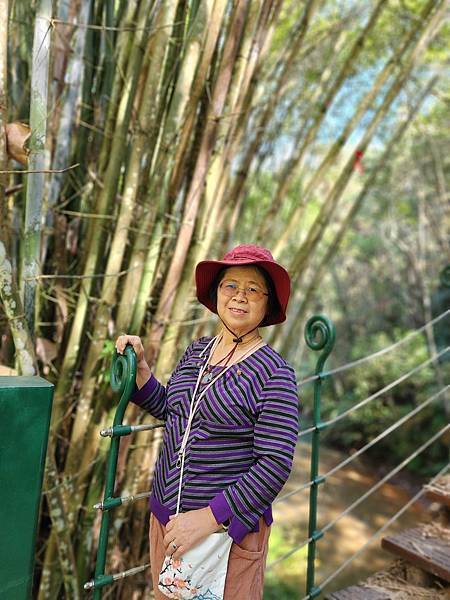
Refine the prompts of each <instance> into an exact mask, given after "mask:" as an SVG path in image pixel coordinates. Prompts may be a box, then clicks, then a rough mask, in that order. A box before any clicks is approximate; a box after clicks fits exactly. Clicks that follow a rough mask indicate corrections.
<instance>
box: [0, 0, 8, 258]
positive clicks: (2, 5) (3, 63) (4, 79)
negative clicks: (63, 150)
mask: <svg viewBox="0 0 450 600" xmlns="http://www.w3.org/2000/svg"><path fill="white" fill-rule="evenodd" d="M0 23H3V24H4V26H2V28H1V31H0V171H6V168H7V162H8V156H7V152H6V124H7V123H8V72H7V65H8V0H0ZM7 186H8V176H7V175H6V173H1V174H0V239H1V240H2V241H3V243H4V244H5V246H6V248H8V249H9V245H10V244H9V240H10V235H9V227H8V224H9V214H8V203H7V201H6V188H7Z"/></svg>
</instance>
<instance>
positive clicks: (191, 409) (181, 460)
mask: <svg viewBox="0 0 450 600" xmlns="http://www.w3.org/2000/svg"><path fill="white" fill-rule="evenodd" d="M221 339H222V336H216V337H215V338H213V339H212V340H210V342H209V343H208V345H207V346H206V348H204V350H202V352H201V353H200V356H202V355H203V354H204V353H205V352H206V350H207V349H208V348H209V347H210V346H211V344H212V348H211V350H210V352H209V356H208V360H206V361H205V363H204V365H203V366H202V367H201V369H200V372H199V374H198V377H197V382H196V384H195V388H194V392H193V394H192V401H191V404H190V407H189V417H188V422H187V425H186V431H185V432H184V435H183V439H182V441H181V446H180V449H179V451H178V460H177V464H176V466H177V467H178V468H179V469H181V470H180V482H179V485H178V500H177V511H176V514H178V512H179V510H180V503H181V485H182V482H183V471H184V456H185V451H186V446H187V443H188V439H189V434H190V432H191V425H192V421H193V420H194V415H195V412H196V410H197V408H198V405H199V403H200V400H201V399H202V398H203V396H204V395H205V394H206V392H207V391H208V390H209V388H210V387H211V386H212V385H213V383H215V382H216V381H217V380H218V379H219V377H221V376H222V375H223V374H224V373H226V371H228V369H230V368H231V367H232V366H233V365H234V364H235V363H231V364H229V365H227V366H226V367H225V368H224V369H222V370H221V371H220V372H219V373H217V375H215V376H214V377H213V378H212V379H211V381H210V382H209V383H208V385H207V386H206V387H205V388H203V390H202V391H201V392H200V394H199V395H198V397H197V398H196V395H197V391H198V388H199V386H200V381H201V379H202V377H203V373H204V372H205V370H206V367H207V366H208V361H209V358H210V357H211V356H212V355H213V354H214V350H215V349H216V348H217V346H218V344H219V342H220V340H221ZM260 345H261V346H263V345H265V343H262V340H261V341H259V342H257V343H256V344H254V345H253V346H252V347H251V348H249V350H248V351H247V352H246V353H245V354H244V355H243V356H241V357H240V359H239V360H240V361H241V360H243V359H244V358H247V356H249V355H250V354H251V353H252V352H253V351H254V350H256V348H257V347H258V346H260Z"/></svg>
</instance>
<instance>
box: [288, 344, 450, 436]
mask: <svg viewBox="0 0 450 600" xmlns="http://www.w3.org/2000/svg"><path fill="white" fill-rule="evenodd" d="M449 350H450V346H447V347H446V348H444V349H443V350H441V351H440V352H438V353H437V354H434V355H433V356H431V357H430V358H428V359H427V360H425V361H424V362H422V363H420V364H419V365H417V366H416V367H414V369H411V370H410V371H408V372H407V373H404V374H403V375H401V376H400V377H399V378H398V379H396V380H395V381H392V382H391V383H388V384H387V385H386V386H384V387H383V388H381V389H380V390H378V391H376V392H375V393H374V394H371V395H370V396H368V397H367V398H365V399H364V400H361V401H360V402H358V403H357V404H355V405H354V406H351V407H350V408H349V409H347V410H345V411H344V412H342V413H340V414H339V415H337V416H336V417H334V418H333V419H329V420H328V421H322V422H321V424H320V427H321V429H325V428H326V427H329V426H330V425H333V424H334V423H337V422H338V421H340V420H341V419H344V418H345V417H347V416H348V415H349V414H351V413H352V412H354V411H355V410H358V409H360V408H362V407H363V406H366V404H369V402H371V401H372V400H375V399H376V398H378V397H379V396H381V395H382V394H384V392H388V391H389V390H391V389H392V388H394V387H395V386H396V385H399V384H400V383H402V382H403V381H405V380H406V379H408V378H409V377H411V375H415V374H416V373H417V372H418V371H420V370H421V369H423V368H424V367H427V366H428V365H429V364H430V363H432V362H434V361H435V360H436V359H437V358H439V357H441V356H443V355H444V354H446V353H447V352H448V351H449ZM315 429H316V428H315V427H309V428H308V429H305V430H304V431H301V432H300V433H299V434H298V439H300V438H301V437H304V436H305V435H307V434H308V433H311V432H312V431H314V430H315Z"/></svg>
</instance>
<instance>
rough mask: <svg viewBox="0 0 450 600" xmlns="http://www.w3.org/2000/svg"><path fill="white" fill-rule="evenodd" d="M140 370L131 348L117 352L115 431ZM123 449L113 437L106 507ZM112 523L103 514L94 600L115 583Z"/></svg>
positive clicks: (113, 381) (114, 364)
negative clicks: (109, 565)
mask: <svg viewBox="0 0 450 600" xmlns="http://www.w3.org/2000/svg"><path fill="white" fill-rule="evenodd" d="M136 367H137V362H136V354H135V353H134V350H133V349H132V347H131V346H127V347H126V348H125V352H124V354H123V355H120V354H117V352H115V353H114V356H113V360H112V364H111V388H112V390H113V392H115V393H116V394H121V396H120V400H119V405H118V407H117V410H116V414H115V416H114V421H113V427H116V426H119V425H122V420H123V416H124V414H125V410H126V408H127V406H128V402H129V400H130V396H131V393H132V391H133V389H134V385H135V381H136ZM119 445H120V436H116V437H114V436H113V437H112V438H111V447H110V450H109V456H108V466H107V473H106V484H105V493H104V497H103V503H106V502H107V501H111V500H112V499H113V494H114V485H115V481H116V467H117V458H118V455H119ZM109 522H110V516H109V510H103V513H102V523H101V526H100V535H99V540H98V550H97V561H96V565H95V578H94V596H93V598H94V600H100V599H101V597H102V587H103V585H107V584H109V583H112V581H113V579H112V576H105V566H106V551H107V547H108V529H109Z"/></svg>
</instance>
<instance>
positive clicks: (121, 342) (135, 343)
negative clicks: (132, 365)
mask: <svg viewBox="0 0 450 600" xmlns="http://www.w3.org/2000/svg"><path fill="white" fill-rule="evenodd" d="M127 344H130V346H132V347H133V350H134V352H135V354H136V360H137V362H138V363H140V362H141V361H142V360H145V357H144V346H143V345H142V341H141V338H140V337H139V336H138V335H127V334H124V335H119V337H118V338H117V340H116V350H117V352H118V354H123V353H124V352H125V347H126V345H127Z"/></svg>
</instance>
